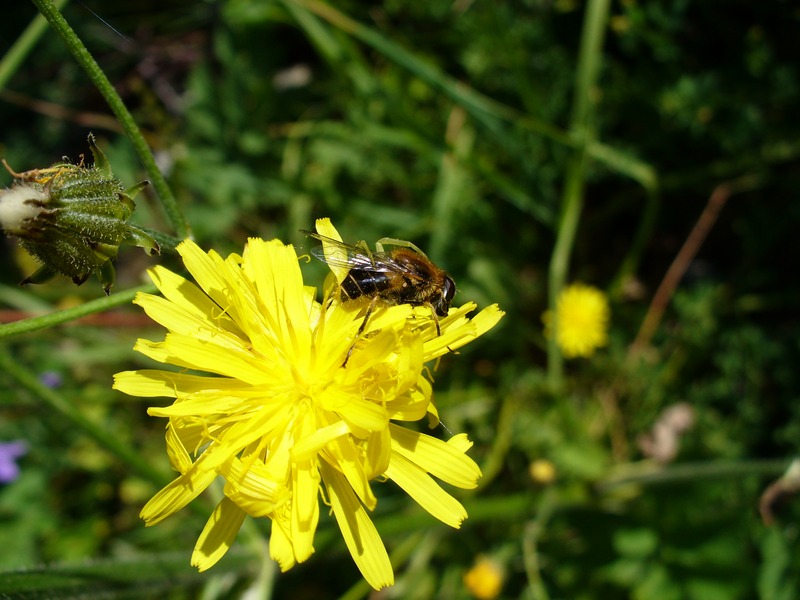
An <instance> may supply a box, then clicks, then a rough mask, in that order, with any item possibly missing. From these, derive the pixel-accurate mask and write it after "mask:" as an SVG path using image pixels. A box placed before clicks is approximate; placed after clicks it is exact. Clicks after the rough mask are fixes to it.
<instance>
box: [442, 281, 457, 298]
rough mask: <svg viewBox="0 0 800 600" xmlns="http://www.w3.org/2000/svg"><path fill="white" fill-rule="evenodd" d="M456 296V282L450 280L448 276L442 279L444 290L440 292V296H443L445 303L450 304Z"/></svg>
mask: <svg viewBox="0 0 800 600" xmlns="http://www.w3.org/2000/svg"><path fill="white" fill-rule="evenodd" d="M455 295H456V282H455V281H453V280H452V278H450V277H449V276H446V277H445V278H444V290H443V291H442V296H444V300H445V302H447V303H448V304H450V301H451V300H452V299H453V297H454V296H455Z"/></svg>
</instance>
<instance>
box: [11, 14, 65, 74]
mask: <svg viewBox="0 0 800 600" xmlns="http://www.w3.org/2000/svg"><path fill="white" fill-rule="evenodd" d="M66 3H67V0H56V2H55V5H56V7H57V8H58V9H59V10H60V9H62V8H64V5H65V4H66ZM45 31H47V21H46V20H45V18H44V17H43V16H42V15H36V17H34V19H33V20H32V21H31V24H30V25H28V27H27V28H26V29H25V31H23V32H22V35H20V36H19V37H18V38H17V41H16V42H14V44H13V45H12V46H11V48H9V49H8V51H7V52H6V53H5V54H4V55H3V59H2V60H0V90H2V89H5V87H6V84H7V83H8V81H9V80H10V79H11V78H12V77H13V76H14V73H16V72H17V69H19V66H20V65H21V64H22V63H23V62H24V61H25V57H26V56H28V54H30V52H31V50H32V49H33V47H34V46H35V45H36V42H38V41H39V38H40V37H42V34H43V33H44V32H45Z"/></svg>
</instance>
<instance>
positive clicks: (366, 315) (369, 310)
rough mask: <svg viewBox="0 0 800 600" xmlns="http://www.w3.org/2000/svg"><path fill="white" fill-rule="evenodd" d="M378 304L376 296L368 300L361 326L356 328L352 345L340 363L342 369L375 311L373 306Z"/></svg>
mask: <svg viewBox="0 0 800 600" xmlns="http://www.w3.org/2000/svg"><path fill="white" fill-rule="evenodd" d="M377 302H378V296H373V297H372V300H370V303H369V306H367V312H366V313H364V320H363V321H361V326H360V327H359V328H358V331H357V332H356V337H355V339H354V340H353V345H352V346H350V349H349V350H348V351H347V356H345V358H344V362H343V363H342V367H345V366H347V361H348V360H350V355H351V354H352V353H353V348H355V347H356V343H357V342H358V338H360V337H361V334H362V333H364V329H366V327H367V321H369V318H370V317H371V316H372V312H373V311H374V310H375V305H376V304H377Z"/></svg>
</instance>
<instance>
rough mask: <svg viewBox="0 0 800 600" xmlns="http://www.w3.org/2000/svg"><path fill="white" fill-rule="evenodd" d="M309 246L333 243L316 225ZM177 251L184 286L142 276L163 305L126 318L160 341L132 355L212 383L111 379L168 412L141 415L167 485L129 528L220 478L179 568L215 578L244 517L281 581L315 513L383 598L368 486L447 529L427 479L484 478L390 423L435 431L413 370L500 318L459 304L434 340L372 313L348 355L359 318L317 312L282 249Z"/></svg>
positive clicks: (257, 244)
mask: <svg viewBox="0 0 800 600" xmlns="http://www.w3.org/2000/svg"><path fill="white" fill-rule="evenodd" d="M325 221H327V220H325ZM326 225H327V227H325V226H326ZM318 231H320V233H323V234H324V235H326V236H328V237H335V238H337V239H338V234H337V233H336V232H335V229H333V227H332V226H331V225H330V224H329V223H324V222H323V223H321V224H318ZM178 251H179V253H180V254H181V256H182V257H183V261H184V264H185V266H186V268H187V269H188V271H189V273H190V274H191V275H192V277H194V280H195V281H196V282H197V285H195V284H194V283H192V282H190V281H188V280H187V279H184V278H183V277H180V276H179V275H176V274H175V273H172V272H171V271H169V270H167V269H164V268H162V267H155V268H154V269H152V270H151V271H150V277H151V278H152V280H153V281H154V282H155V284H156V285H157V286H158V288H159V289H160V290H161V293H162V294H163V296H164V297H163V298H161V297H158V296H153V295H149V294H140V295H138V296H137V298H136V300H135V302H136V303H137V304H139V305H140V306H141V307H142V308H144V310H145V311H146V312H147V314H148V315H150V317H151V318H153V319H154V320H155V321H157V322H158V323H160V324H161V325H163V326H164V327H166V328H167V329H168V330H169V332H168V333H167V335H166V337H165V339H164V340H163V341H161V342H151V341H147V340H139V341H138V342H137V343H136V346H135V349H136V350H138V351H139V352H141V353H143V354H145V355H147V356H149V357H150V358H152V359H154V360H157V361H159V362H163V363H169V364H172V365H176V366H178V367H182V368H189V369H193V370H195V371H205V372H209V373H210V375H197V374H189V373H174V372H167V371H161V370H140V371H128V372H123V373H118V374H117V375H116V377H115V383H114V386H115V388H117V389H119V390H122V391H123V392H125V393H128V394H131V395H136V396H146V397H156V396H167V397H172V398H175V402H174V403H173V404H172V405H171V406H167V407H164V408H150V409H149V410H148V413H149V414H150V415H152V416H158V417H166V418H168V419H169V422H168V424H167V433H166V440H167V451H168V454H169V458H170V461H171V464H172V466H173V468H174V469H175V470H177V471H178V472H179V473H180V475H179V476H178V478H177V479H175V480H174V481H173V482H172V483H170V484H169V485H167V486H166V487H165V488H164V489H162V490H161V491H160V492H158V493H157V494H156V495H155V496H154V497H153V498H152V499H151V500H150V501H149V502H148V503H147V504H146V505H145V507H144V508H143V509H142V513H141V516H142V518H143V519H144V520H145V522H146V524H147V525H154V524H156V523H158V522H160V521H161V520H163V519H165V518H166V517H168V516H170V515H172V514H174V513H175V512H177V511H178V510H180V509H181V508H183V507H184V506H186V505H187V504H188V503H189V502H191V501H192V500H193V499H194V498H195V497H197V496H198V495H199V494H200V493H201V492H202V491H203V490H205V489H206V488H207V487H208V486H209V485H210V484H211V482H212V481H213V480H214V479H215V478H216V477H217V476H221V477H222V478H223V479H224V481H225V486H224V497H223V499H222V500H221V501H220V503H219V504H218V505H217V507H216V509H215V510H214V512H213V514H212V515H211V518H210V519H209V520H208V522H207V523H206V526H205V528H204V529H203V531H202V533H201V534H200V538H199V540H198V541H197V544H196V546H195V549H194V553H193V555H192V564H193V565H195V566H196V567H198V568H199V569H200V570H201V571H202V570H205V569H208V568H209V567H211V566H212V565H214V564H215V563H216V562H217V561H218V560H219V559H220V558H221V557H222V556H223V555H224V554H225V552H226V551H227V550H228V548H229V547H230V546H231V544H232V543H233V541H234V539H235V537H236V534H237V532H238V530H239V528H240V526H241V524H242V522H243V520H244V517H245V515H248V514H249V515H251V516H254V517H268V518H270V519H271V521H272V529H271V535H270V544H269V547H270V555H271V556H272V558H273V559H274V560H276V561H277V562H278V564H279V566H280V568H281V569H282V570H283V571H285V570H287V569H289V568H291V567H292V566H293V565H295V564H296V563H298V562H303V561H305V560H306V559H308V557H309V556H310V555H311V554H312V553H313V551H314V548H313V540H314V533H315V530H316V527H317V522H318V520H319V512H320V509H319V501H320V499H322V501H323V502H325V503H326V504H328V505H330V507H331V509H332V512H333V515H334V517H335V518H336V521H337V523H338V525H339V528H340V529H341V532H342V535H343V537H344V541H345V543H346V545H347V547H348V549H349V551H350V553H351V555H352V556H353V559H354V560H355V562H356V564H357V566H358V568H359V569H360V570H361V572H362V574H363V575H364V578H365V579H366V580H367V582H368V583H369V584H370V585H372V586H373V587H374V588H376V589H379V588H381V587H384V586H387V585H391V584H392V583H393V582H394V575H393V573H392V567H391V564H390V562H389V558H388V555H387V553H386V549H385V547H384V545H383V542H382V541H381V539H380V536H379V535H378V533H377V530H376V529H375V527H374V525H373V524H372V522H371V520H370V518H369V515H368V513H369V511H371V510H372V509H374V508H375V505H376V502H377V499H376V497H375V495H374V493H373V490H372V489H371V485H370V482H371V481H372V480H374V479H376V478H381V479H391V480H393V481H394V482H395V483H397V484H398V485H399V486H400V487H401V488H402V489H403V490H404V491H405V492H406V493H408V494H409V495H410V496H411V497H412V498H414V500H416V501H417V502H418V503H419V504H420V505H421V506H422V507H423V508H425V509H426V510H427V511H428V512H430V513H431V514H432V515H433V516H434V517H436V518H437V519H440V520H441V521H443V522H444V523H447V524H448V525H451V526H452V527H456V528H457V527H459V526H460V524H461V522H462V521H463V520H464V519H465V518H466V516H467V514H466V512H465V510H464V508H463V506H462V505H461V504H460V503H459V502H458V501H457V500H456V499H455V498H453V497H452V496H450V495H449V494H448V493H447V492H445V491H444V490H443V489H442V488H441V487H439V484H438V483H437V482H436V481H435V480H434V479H433V478H432V477H431V476H434V477H436V478H438V479H440V480H442V481H444V482H446V483H448V484H450V485H454V486H456V487H460V488H465V489H468V488H473V487H475V486H476V484H477V480H478V478H479V477H480V474H481V473H480V469H479V468H478V465H477V464H476V463H475V462H474V461H473V460H472V459H470V458H469V457H468V456H467V455H466V451H467V450H468V449H469V447H470V446H471V442H470V441H469V440H468V439H467V438H466V436H465V435H463V434H462V435H455V436H454V437H452V438H450V439H449V440H448V441H446V442H445V441H442V440H439V439H436V438H433V437H431V436H428V435H425V434H422V433H419V432H416V431H413V430H411V429H407V428H405V427H403V426H401V425H400V424H399V422H402V421H415V420H419V419H421V418H423V417H425V416H426V414H431V415H433V416H434V417H435V416H436V411H435V408H434V406H433V404H432V403H431V385H430V383H429V382H428V380H427V379H425V377H424V376H423V365H424V363H425V362H427V361H429V360H432V359H435V358H437V357H439V356H442V355H443V354H446V353H447V352H449V351H452V350H455V349H457V348H459V347H461V346H463V345H464V344H466V343H468V342H470V341H472V340H474V339H475V338H476V337H478V336H480V335H482V334H483V333H485V332H486V331H488V330H489V329H491V328H492V327H493V326H494V325H495V324H496V323H497V321H498V320H499V319H500V317H501V316H502V315H503V313H502V312H501V311H500V310H499V309H498V308H497V306H490V307H488V308H486V309H484V310H483V311H481V312H480V313H478V314H477V315H475V316H474V317H473V318H472V319H469V318H468V317H467V314H468V313H470V312H472V311H473V310H474V309H475V305H474V304H471V303H468V304H466V305H464V306H462V307H460V308H457V309H452V310H451V311H450V314H449V315H448V316H447V317H444V318H441V319H440V320H439V325H440V328H441V335H437V332H436V324H435V322H434V320H433V318H434V317H433V315H432V313H431V311H430V309H429V308H427V307H412V306H409V305H407V304H404V305H398V306H381V307H378V308H377V309H376V310H375V311H374V312H373V314H372V316H370V318H369V320H368V322H367V324H366V326H365V328H364V331H363V332H362V335H361V336H359V338H358V339H357V340H356V339H355V337H356V334H357V333H358V331H359V328H360V327H361V326H362V323H363V321H364V309H365V306H366V303H360V302H357V301H352V302H340V301H339V299H338V295H337V294H333V293H329V294H328V298H327V299H325V300H323V302H321V303H320V302H318V301H317V299H316V290H315V289H314V288H311V287H307V286H305V285H304V284H303V278H302V275H301V272H300V268H299V264H298V258H297V255H296V254H295V250H294V248H293V247H292V246H286V245H284V244H282V243H281V242H280V241H278V240H272V241H264V240H261V239H250V240H249V241H248V243H247V246H246V247H245V249H244V252H243V254H242V255H241V256H238V255H235V254H234V255H231V256H229V257H227V258H222V257H221V256H219V255H218V254H217V253H215V252H213V251H211V252H208V253H205V252H203V251H202V250H201V249H200V248H199V247H198V246H197V245H196V244H194V243H193V242H191V241H188V240H187V241H185V242H183V243H182V244H181V245H180V246H179V247H178ZM348 353H349V358H347V357H348ZM346 359H347V360H346ZM345 362H346V366H343V365H344V364H345Z"/></svg>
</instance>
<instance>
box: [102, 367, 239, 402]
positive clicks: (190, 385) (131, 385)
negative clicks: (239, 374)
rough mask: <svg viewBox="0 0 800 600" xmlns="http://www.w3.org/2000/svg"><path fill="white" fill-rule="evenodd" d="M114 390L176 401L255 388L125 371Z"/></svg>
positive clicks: (148, 371)
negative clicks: (186, 395) (190, 395)
mask: <svg viewBox="0 0 800 600" xmlns="http://www.w3.org/2000/svg"><path fill="white" fill-rule="evenodd" d="M113 387H114V389H115V390H119V391H121V392H124V393H126V394H130V395H131V396H141V397H144V398H155V397H161V396H165V397H167V398H177V397H178V396H180V395H184V394H193V393H195V392H201V391H202V392H206V393H209V392H211V393H213V392H219V391H221V390H231V391H237V390H245V389H251V388H252V386H250V385H248V384H246V383H244V382H243V381H239V380H237V379H231V378H229V377H210V376H204V375H188V374H186V373H173V372H171V371H159V370H155V369H141V370H138V371H122V372H120V373H117V374H115V375H114V386H113Z"/></svg>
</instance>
